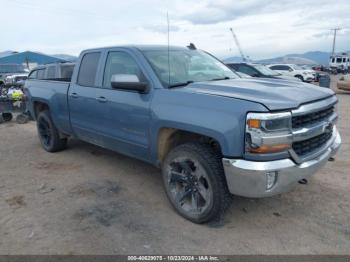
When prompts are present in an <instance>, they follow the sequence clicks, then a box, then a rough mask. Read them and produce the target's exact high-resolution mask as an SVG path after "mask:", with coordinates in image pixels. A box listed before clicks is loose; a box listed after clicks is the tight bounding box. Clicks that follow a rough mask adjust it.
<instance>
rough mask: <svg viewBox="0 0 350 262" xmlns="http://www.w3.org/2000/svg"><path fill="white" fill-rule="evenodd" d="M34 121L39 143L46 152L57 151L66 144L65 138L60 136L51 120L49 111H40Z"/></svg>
mask: <svg viewBox="0 0 350 262" xmlns="http://www.w3.org/2000/svg"><path fill="white" fill-rule="evenodd" d="M36 123H37V129H38V135H39V139H40V143H41V145H42V147H43V148H44V149H45V150H46V151H47V152H58V151H61V150H63V149H64V148H65V147H66V146H67V138H60V135H59V131H58V130H57V128H56V126H55V125H54V123H53V122H52V120H51V117H50V113H49V111H47V110H45V111H42V112H40V113H39V115H38V117H37V121H36Z"/></svg>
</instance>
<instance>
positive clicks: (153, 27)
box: [142, 25, 181, 34]
mask: <svg viewBox="0 0 350 262" xmlns="http://www.w3.org/2000/svg"><path fill="white" fill-rule="evenodd" d="M142 28H143V29H145V30H150V31H152V32H156V33H163V34H164V33H167V32H168V26H167V25H149V26H143V27H142ZM180 30H181V27H179V26H177V25H170V26H169V31H170V32H178V31H180Z"/></svg>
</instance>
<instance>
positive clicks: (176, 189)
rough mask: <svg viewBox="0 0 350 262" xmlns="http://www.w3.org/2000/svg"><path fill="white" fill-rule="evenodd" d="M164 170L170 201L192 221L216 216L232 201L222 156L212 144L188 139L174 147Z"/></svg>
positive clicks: (164, 164)
mask: <svg viewBox="0 0 350 262" xmlns="http://www.w3.org/2000/svg"><path fill="white" fill-rule="evenodd" d="M162 173H163V182H164V187H165V191H166V194H167V196H168V198H169V200H170V202H171V204H172V205H173V207H174V208H175V210H176V211H177V212H178V213H179V214H180V215H182V216H183V217H185V218H187V219H189V220H191V221H192V222H195V223H204V222H208V221H210V220H214V219H216V218H217V217H219V216H220V215H221V214H223V212H224V210H225V209H226V208H227V207H228V206H229V204H230V201H231V195H230V193H229V192H228V189H227V185H226V179H225V176H224V171H223V167H222V163H221V156H220V154H218V153H217V152H215V150H213V149H212V148H211V147H210V146H209V145H205V144H200V143H187V144H183V145H180V146H178V147H176V148H174V149H173V150H172V151H171V152H170V153H169V154H168V156H167V157H166V159H165V161H164V163H163V165H162Z"/></svg>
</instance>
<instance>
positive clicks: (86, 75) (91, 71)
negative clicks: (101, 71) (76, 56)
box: [78, 52, 101, 86]
mask: <svg viewBox="0 0 350 262" xmlns="http://www.w3.org/2000/svg"><path fill="white" fill-rule="evenodd" d="M100 56H101V53H100V52H96V53H87V54H85V55H84V57H83V59H82V61H81V64H80V68H79V75H78V84H79V85H82V86H94V85H95V79H96V74H97V67H98V62H99V60H100Z"/></svg>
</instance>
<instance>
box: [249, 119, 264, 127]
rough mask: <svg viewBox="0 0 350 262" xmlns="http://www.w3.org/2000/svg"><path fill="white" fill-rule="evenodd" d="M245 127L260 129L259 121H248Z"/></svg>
mask: <svg viewBox="0 0 350 262" xmlns="http://www.w3.org/2000/svg"><path fill="white" fill-rule="evenodd" d="M247 125H248V127H249V128H260V126H261V121H260V120H259V119H248V121H247Z"/></svg>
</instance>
